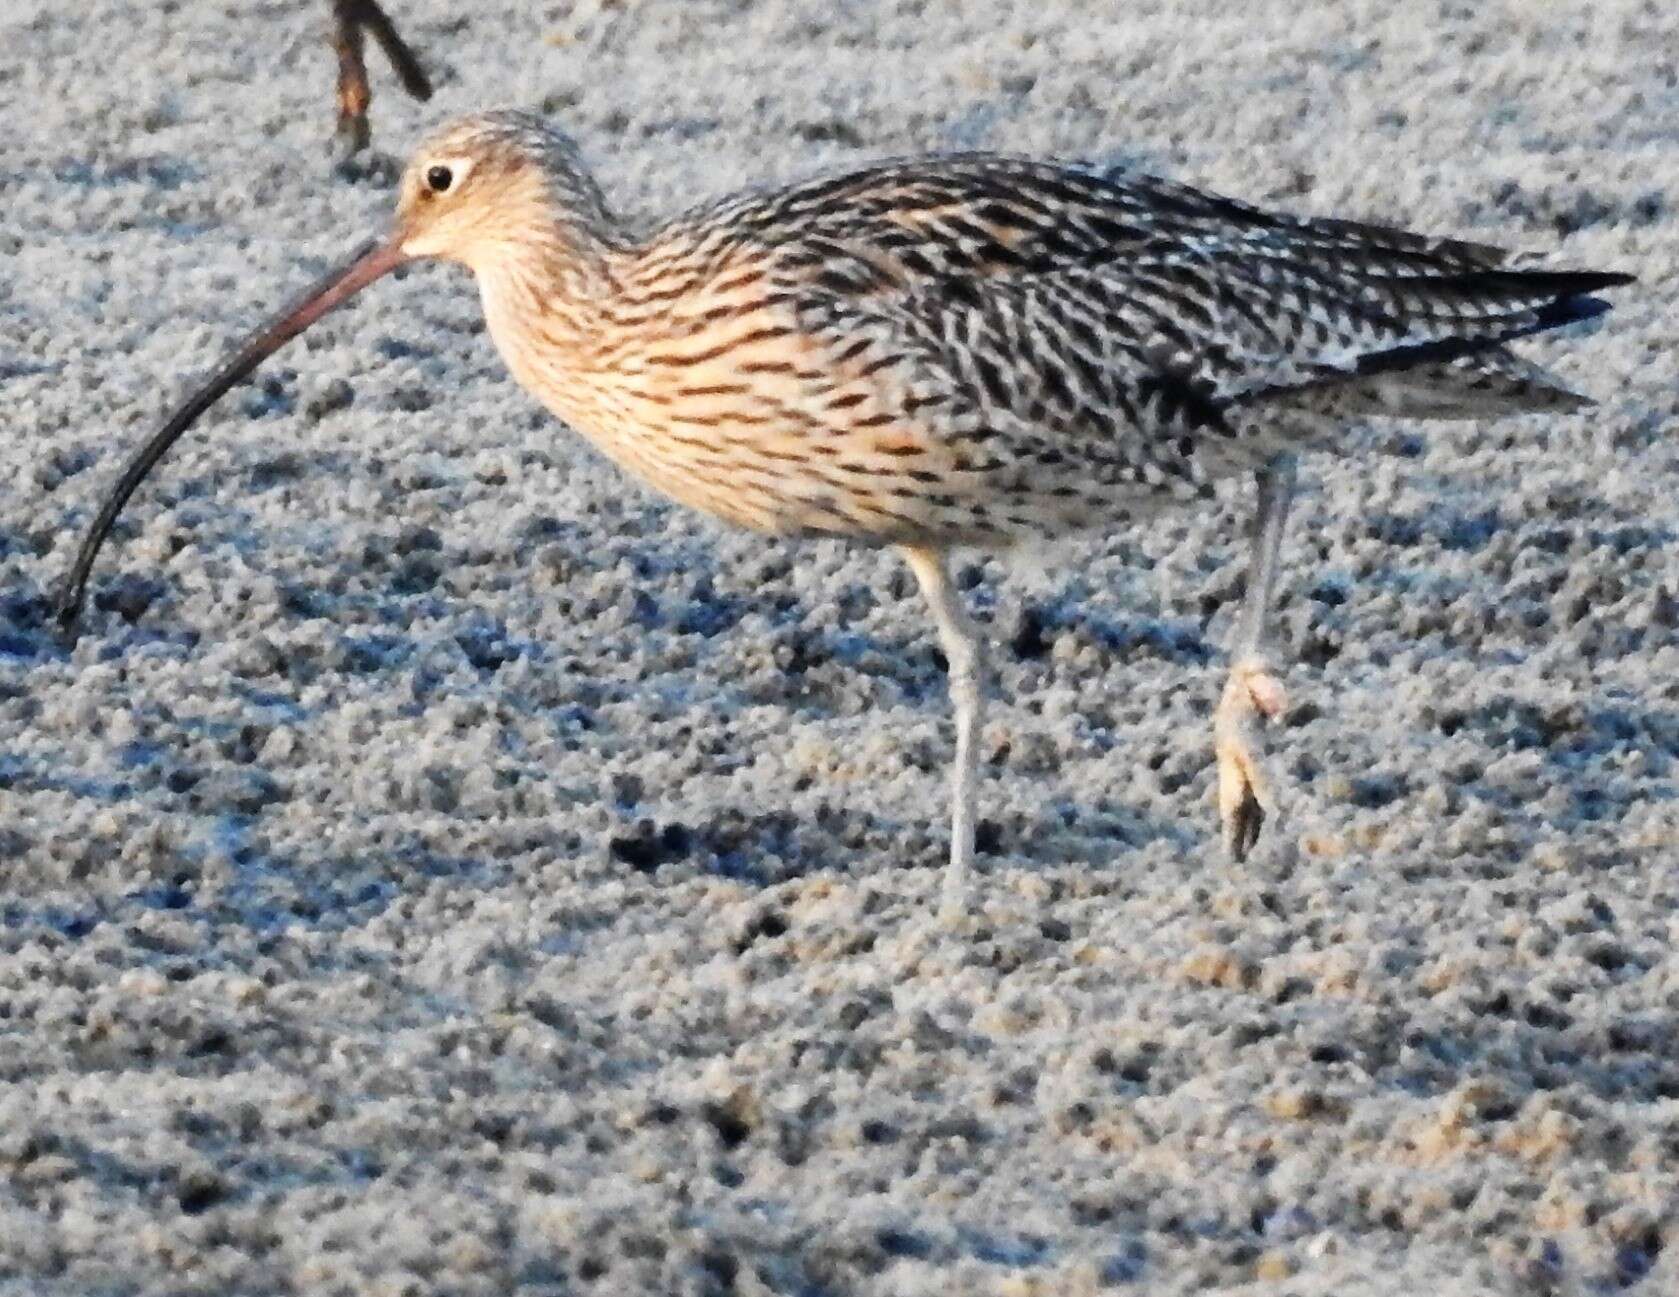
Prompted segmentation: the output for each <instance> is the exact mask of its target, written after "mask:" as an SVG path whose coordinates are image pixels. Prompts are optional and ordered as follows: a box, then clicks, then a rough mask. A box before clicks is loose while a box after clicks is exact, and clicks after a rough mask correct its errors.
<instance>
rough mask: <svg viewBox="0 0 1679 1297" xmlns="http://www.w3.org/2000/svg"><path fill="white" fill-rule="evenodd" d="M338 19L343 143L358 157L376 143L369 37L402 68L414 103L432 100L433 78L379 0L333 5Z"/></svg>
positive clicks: (337, 0)
mask: <svg viewBox="0 0 1679 1297" xmlns="http://www.w3.org/2000/svg"><path fill="white" fill-rule="evenodd" d="M332 18H333V29H332V47H333V49H335V50H336V51H337V52H338V141H339V145H340V147H342V148H343V149H344V150H345V151H346V152H348V153H355V152H357V151H359V150H361V149H364V148H366V147H367V142H368V139H369V138H370V133H369V130H368V126H367V106H368V104H370V103H371V102H372V101H373V91H372V90H371V89H369V88H368V84H367V61H366V59H365V58H364V57H363V53H362V51H363V48H364V47H365V45H366V34H367V33H368V32H372V33H373V39H374V40H375V41H377V42H378V44H379V48H380V49H382V50H383V51H384V52H385V57H386V58H387V59H389V60H390V61H391V66H392V67H393V68H395V69H396V74H397V76H398V77H400V78H401V79H402V88H403V89H404V90H406V91H407V92H408V93H409V94H411V95H413V96H414V98H416V99H421V100H424V99H430V98H431V79H430V78H429V77H427V76H426V73H425V69H424V68H422V67H421V66H420V61H419V60H418V59H417V58H415V57H414V51H413V50H411V49H409V48H408V43H407V42H406V41H404V40H403V39H402V37H401V36H399V35H398V34H397V30H396V26H395V24H393V23H392V22H391V20H390V19H389V18H388V17H387V16H386V14H385V11H384V10H383V9H381V8H380V7H379V5H378V0H332Z"/></svg>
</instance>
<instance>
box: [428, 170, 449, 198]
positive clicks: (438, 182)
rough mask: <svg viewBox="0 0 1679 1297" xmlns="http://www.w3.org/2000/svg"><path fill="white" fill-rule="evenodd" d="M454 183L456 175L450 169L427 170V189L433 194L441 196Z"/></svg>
mask: <svg viewBox="0 0 1679 1297" xmlns="http://www.w3.org/2000/svg"><path fill="white" fill-rule="evenodd" d="M454 183H455V173H454V172H453V171H451V170H449V168H448V167H442V166H438V167H427V168H426V188H427V189H429V190H431V192H432V193H434V194H441V193H442V192H443V191H444V190H446V189H447V188H448V187H449V186H450V185H452V184H454Z"/></svg>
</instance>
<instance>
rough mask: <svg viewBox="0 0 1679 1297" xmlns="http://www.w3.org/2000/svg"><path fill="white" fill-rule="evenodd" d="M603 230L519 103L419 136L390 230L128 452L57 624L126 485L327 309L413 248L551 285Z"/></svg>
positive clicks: (582, 172) (572, 168)
mask: <svg viewBox="0 0 1679 1297" xmlns="http://www.w3.org/2000/svg"><path fill="white" fill-rule="evenodd" d="M611 238H612V220H611V217H610V215H609V213H608V212H607V208H606V204H605V202H604V200H603V199H602V198H601V194H600V190H599V189H598V188H596V186H595V183H594V181H593V180H592V179H591V178H590V176H589V173H588V170H587V169H586V168H585V167H584V166H583V163H582V161H581V159H580V158H579V157H578V154H577V149H576V147H575V146H574V145H573V144H572V142H571V141H570V140H568V139H567V138H566V137H565V136H564V135H562V134H561V133H560V132H558V131H556V130H554V129H552V128H551V127H549V126H546V125H544V124H543V122H542V120H541V119H540V118H537V117H534V116H531V115H530V114H528V113H521V112H514V111H510V110H501V111H496V112H488V113H477V114H474V115H473V116H471V117H464V118H461V119H460V120H458V121H455V122H452V123H450V124H449V125H448V126H445V127H444V128H442V129H441V130H439V131H438V132H437V133H436V134H434V135H433V136H432V137H431V138H430V139H428V140H427V141H426V142H425V143H424V144H423V145H421V147H420V148H419V150H418V151H417V152H416V153H415V155H414V158H413V160H412V161H411V162H410V163H409V165H408V167H407V169H406V170H405V171H404V172H403V176H402V186H401V191H400V194H399V196H398V199H397V211H396V221H395V223H394V225H393V226H392V229H391V231H390V233H389V234H388V235H387V236H385V237H384V238H381V239H375V240H373V241H372V242H370V243H368V244H366V245H364V246H363V247H362V248H361V250H360V251H358V252H357V253H356V254H355V255H354V256H353V257H351V258H350V259H349V260H347V261H346V262H344V264H343V265H341V266H339V267H338V268H337V269H336V270H334V271H332V272H331V273H330V274H328V275H327V276H325V277H324V278H323V279H321V280H320V281H319V282H318V283H316V284H315V286H314V287H313V288H311V289H309V290H308V291H307V292H306V293H304V294H303V295H302V296H301V297H299V298H298V299H297V300H296V301H295V302H293V303H292V305H290V306H289V307H287V308H286V309H285V310H283V311H281V312H280V313H279V314H278V315H276V316H275V317H274V318H273V319H272V320H270V321H269V322H268V323H267V324H265V325H263V326H262V328H260V329H258V330H257V331H256V332H255V333H253V334H251V335H250V336H249V337H248V338H247V339H246V340H245V341H244V343H243V345H241V346H240V347H239V348H238V350H237V351H236V352H235V353H234V354H233V355H232V356H231V357H230V358H229V359H228V360H227V361H226V362H225V363H224V364H223V365H222V367H221V368H220V369H219V370H217V371H216V373H215V374H214V375H212V376H211V377H210V378H209V379H207V380H206V381H205V382H204V384H203V385H202V386H201V387H199V388H198V390H197V391H195V392H194V393H193V394H192V395H191V396H189V397H188V398H187V399H186V400H185V401H184V402H183V403H182V404H181V405H180V406H179V408H177V409H176V410H175V412H174V413H173V414H172V415H171V416H170V417H169V418H168V420H167V421H165V423H164V425H163V427H162V428H161V429H160V430H159V431H158V432H157V433H156V434H154V435H153V437H152V439H151V440H150V441H148V442H146V443H145V445H143V446H142V447H141V448H140V450H139V451H138V452H137V453H136V454H135V456H134V458H133V459H131V460H130V461H129V462H128V464H127V466H126V467H125V468H124V470H123V472H122V475H121V476H120V477H119V478H118V479H117V482H116V485H115V486H114V487H113V488H112V490H111V493H110V495H109V496H107V497H106V499H105V502H104V504H103V505H102V506H101V508H100V510H99V513H98V515H97V517H96V518H95V519H94V522H93V525H92V526H91V527H90V528H89V529H88V533H87V535H86V537H85V538H84V539H83V541H82V546H81V550H80V551H79V552H78V554H77V556H76V562H75V566H74V567H73V568H72V569H71V572H70V576H69V580H68V581H67V583H66V585H65V588H64V590H63V592H62V594H61V597H60V601H59V607H58V617H59V621H60V622H61V624H63V625H64V626H65V627H66V628H68V627H69V626H70V625H72V624H73V623H74V621H75V619H76V616H77V615H78V613H79V612H80V610H81V607H82V604H83V602H84V600H85V597H86V592H87V578H88V574H89V572H90V571H91V570H92V568H93V561H94V559H95V557H97V555H98V553H99V548H100V546H101V545H102V544H103V543H104V540H105V537H106V536H107V535H109V534H110V530H111V528H112V526H113V525H114V524H115V522H116V520H117V516H118V514H120V513H121V511H122V508H123V506H124V505H125V504H126V503H127V502H128V499H129V497H130V496H131V495H133V494H134V491H135V490H136V488H138V487H139V485H140V483H141V482H142V481H143V480H144V479H145V477H146V475H147V474H148V473H150V472H151V470H152V468H153V466H154V465H155V464H156V463H157V462H158V460H160V459H161V458H162V457H163V455H164V452H165V451H167V450H168V449H169V447H170V446H171V445H173V444H174V443H175V441H176V440H177V439H178V438H179V437H180V436H181V434H182V433H184V432H185V431H186V430H187V429H188V428H190V427H191V426H192V424H193V423H194V421H195V420H197V418H198V416H199V415H201V414H203V413H204V411H205V410H207V409H209V408H210V406H211V405H212V404H214V403H215V402H216V401H217V400H219V399H220V398H221V396H222V395H223V394H224V393H226V392H227V391H228V389H230V388H232V387H234V386H235V385H236V384H238V383H240V382H242V381H243V380H244V379H245V378H246V377H248V376H249V375H250V373H251V371H252V370H254V369H255V368H256V367H257V366H258V365H260V364H261V363H262V362H263V361H264V360H265V359H267V358H268V357H269V356H271V355H272V354H273V353H274V352H276V351H278V350H279V349H280V348H281V347H282V346H284V345H285V344H286V343H287V342H288V341H290V340H291V339H292V338H294V337H296V336H297V335H298V334H300V333H302V332H303V331H304V330H305V329H307V328H308V327H309V326H310V325H311V324H313V323H314V322H315V321H316V320H318V319H320V318H321V317H322V316H323V315H325V314H326V313H327V312H328V311H330V310H332V309H333V308H334V307H336V306H338V305H340V304H341V303H343V302H346V301H348V300H349V299H350V298H351V297H353V296H355V294H357V293H358V292H360V291H361V290H362V289H363V288H366V287H367V286H368V285H369V284H371V283H372V282H373V281H374V280H376V279H379V278H381V277H383V276H384V275H387V274H389V273H390V272H391V271H393V270H395V269H396V268H397V267H399V266H401V265H403V264H404V263H406V262H409V261H413V260H415V259H418V258H440V259H443V260H448V261H455V262H459V263H460V264H462V265H464V266H466V267H467V268H468V269H469V270H471V271H472V272H473V273H474V274H476V275H478V276H480V278H484V277H486V276H490V277H493V276H495V275H497V274H498V273H499V272H501V271H502V270H504V269H506V268H509V267H511V268H513V269H514V270H515V271H517V272H518V273H520V274H522V275H524V276H526V278H527V279H528V278H529V276H530V272H531V271H532V270H533V268H534V269H538V270H540V271H544V272H546V271H552V272H553V274H552V275H551V276H546V275H545V276H542V278H543V279H544V281H545V282H550V281H551V282H553V283H554V284H555V285H556V286H563V285H564V284H565V283H567V282H568V281H572V280H574V279H575V278H576V276H577V274H578V272H586V271H587V270H588V268H589V267H590V266H591V264H593V263H595V262H596V261H598V259H599V258H600V257H601V256H602V255H603V253H604V250H605V249H606V247H607V246H608V243H609V242H610V240H611Z"/></svg>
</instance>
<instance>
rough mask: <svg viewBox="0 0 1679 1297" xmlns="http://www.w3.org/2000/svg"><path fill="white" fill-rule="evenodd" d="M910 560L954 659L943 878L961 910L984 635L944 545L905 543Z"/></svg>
mask: <svg viewBox="0 0 1679 1297" xmlns="http://www.w3.org/2000/svg"><path fill="white" fill-rule="evenodd" d="M902 553H903V556H904V561H905V562H907V563H908V564H909V567H910V571H912V572H914V573H915V579H916V580H917V581H919V582H920V583H921V592H922V594H924V595H926V596H927V603H928V605H929V606H930V607H931V608H932V610H933V621H934V623H935V624H936V625H937V626H938V628H939V640H940V641H941V642H942V643H943V645H944V655H945V657H946V659H948V661H949V663H950V700H951V703H952V704H953V705H954V706H955V708H956V764H955V766H954V767H953V768H952V770H951V780H950V790H951V800H952V803H953V805H952V809H951V824H950V867H949V869H948V870H947V871H946V873H945V878H944V908H945V911H946V912H947V913H950V912H952V911H956V910H960V909H961V907H962V904H963V901H964V898H965V897H966V894H967V886H968V874H969V872H970V870H971V869H972V868H973V862H974V816H975V813H976V810H977V807H978V796H979V793H978V780H979V747H978V744H979V727H980V719H981V714H982V712H983V711H984V707H985V637H984V636H983V635H982V634H981V632H980V629H979V627H978V626H976V625H975V624H974V623H973V621H972V620H970V619H969V617H968V614H967V610H966V609H964V608H963V606H962V600H961V597H960V596H959V595H958V594H957V592H956V588H955V587H954V586H953V585H952V584H951V580H950V569H949V567H948V565H947V563H946V560H945V555H944V553H943V551H941V550H936V549H924V548H920V547H917V546H909V545H906V546H904V547H903V548H902Z"/></svg>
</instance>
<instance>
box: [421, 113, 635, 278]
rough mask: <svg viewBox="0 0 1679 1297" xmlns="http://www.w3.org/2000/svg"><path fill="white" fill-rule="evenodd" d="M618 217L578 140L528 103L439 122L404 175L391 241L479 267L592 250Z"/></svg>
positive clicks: (427, 254)
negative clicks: (522, 108)
mask: <svg viewBox="0 0 1679 1297" xmlns="http://www.w3.org/2000/svg"><path fill="white" fill-rule="evenodd" d="M610 228H611V217H610V216H609V214H608V212H607V208H606V203H605V200H604V199H603V198H602V197H601V193H600V190H599V189H598V188H597V187H596V185H595V182H594V180H593V178H592V177H591V176H590V175H589V172H588V169H587V168H586V167H585V166H584V165H583V161H582V158H581V157H580V156H579V155H578V152H577V147H576V146H575V145H574V144H573V143H572V142H571V141H570V140H569V139H568V138H566V136H564V135H563V134H561V133H560V132H559V131H556V130H554V129H553V128H552V127H550V126H548V125H546V124H545V123H544V122H543V121H542V120H541V119H540V118H538V117H534V116H532V115H530V114H528V113H521V112H513V111H505V110H504V111H498V112H489V113H478V114H475V115H473V116H471V117H465V118H462V119H460V120H459V121H455V122H451V123H450V124H449V125H447V126H445V127H443V128H442V129H441V130H439V131H437V132H436V133H435V134H434V135H432V136H431V137H430V138H429V139H427V140H426V141H425V142H424V143H423V144H421V146H420V147H419V148H418V149H417V150H416V151H415V153H414V156H413V158H412V160H411V161H410V162H409V164H408V166H407V169H406V170H405V171H404V172H403V175H402V184H401V188H400V192H399V196H398V198H397V210H396V226H395V229H394V231H393V232H392V236H391V240H390V241H391V243H392V244H393V245H394V246H395V247H396V248H398V249H400V251H401V255H402V256H403V257H405V258H413V257H437V258H441V259H443V260H447V261H455V262H459V263H461V264H462V265H464V266H466V267H467V268H468V269H470V270H472V271H474V272H475V273H479V274H482V273H485V272H487V271H490V270H492V269H494V268H495V267H496V266H497V265H498V264H499V263H500V262H501V260H503V259H505V258H507V257H509V256H514V257H528V256H530V255H531V254H532V253H554V254H558V255H561V256H564V255H566V254H570V255H571V256H574V257H575V256H588V255H590V254H591V253H592V252H593V250H594V249H595V247H596V246H597V245H598V244H599V243H600V242H601V241H602V240H603V239H605V238H606V237H608V234H609V231H610Z"/></svg>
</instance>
